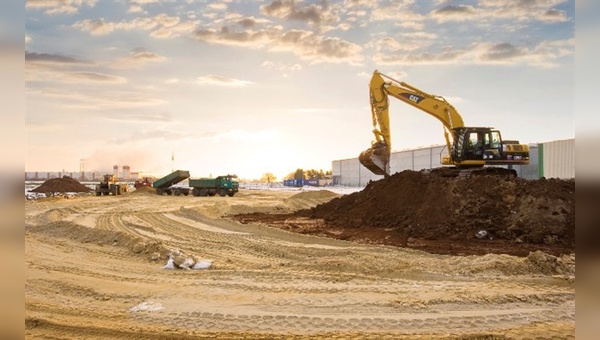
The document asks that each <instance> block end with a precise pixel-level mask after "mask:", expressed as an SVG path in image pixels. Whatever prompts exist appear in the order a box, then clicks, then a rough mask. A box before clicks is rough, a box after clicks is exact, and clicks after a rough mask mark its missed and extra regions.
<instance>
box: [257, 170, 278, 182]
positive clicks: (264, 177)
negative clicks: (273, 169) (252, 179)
mask: <svg viewBox="0 0 600 340" xmlns="http://www.w3.org/2000/svg"><path fill="white" fill-rule="evenodd" d="M276 180H277V177H275V175H273V174H272V173H270V172H267V173H265V174H264V175H262V177H261V178H260V181H261V182H266V183H273V182H275V181H276Z"/></svg>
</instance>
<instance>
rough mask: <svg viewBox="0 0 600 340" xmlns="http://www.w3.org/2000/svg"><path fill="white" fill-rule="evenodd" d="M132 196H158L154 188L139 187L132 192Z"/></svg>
mask: <svg viewBox="0 0 600 340" xmlns="http://www.w3.org/2000/svg"><path fill="white" fill-rule="evenodd" d="M131 194H132V195H156V189H154V188H152V187H139V188H137V189H135V190H134V191H133V192H131Z"/></svg>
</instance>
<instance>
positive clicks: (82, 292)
mask: <svg viewBox="0 0 600 340" xmlns="http://www.w3.org/2000/svg"><path fill="white" fill-rule="evenodd" d="M407 176H413V174H404V175H402V176H399V177H397V178H396V179H393V180H392V181H388V182H387V183H386V184H385V185H386V186H385V187H383V184H382V183H379V182H374V183H371V184H370V185H369V186H368V187H367V188H366V189H365V190H363V191H361V192H357V193H355V194H349V195H343V196H341V195H339V194H335V193H333V192H331V191H327V190H320V191H301V190H297V191H275V190H241V191H240V192H239V193H238V194H236V195H235V196H234V197H219V196H215V197H191V196H178V197H175V196H158V195H156V194H155V193H154V192H153V189H151V188H140V189H138V190H136V191H133V192H128V193H125V194H124V195H121V196H109V197H96V196H83V197H76V198H69V199H66V198H61V197H59V196H55V197H51V198H47V199H39V200H31V201H26V202H25V246H26V248H25V262H26V282H25V336H26V338H28V339H48V338H54V339H59V338H60V339H117V338H118V339H165V338H169V339H309V338H327V339H573V338H575V248H574V239H573V240H571V239H570V237H571V236H570V232H571V231H570V230H569V226H570V221H569V218H571V217H570V213H571V211H570V209H571V203H572V202H571V201H570V198H569V197H568V195H567V196H565V197H562V196H560V195H563V194H564V192H566V191H568V189H569V188H570V183H569V182H561V181H555V182H552V181H546V182H545V184H538V183H537V182H536V183H534V184H527V185H523V183H515V182H509V183H501V185H500V188H501V189H496V191H495V192H496V193H497V194H498V197H499V198H498V200H495V199H493V198H491V196H485V197H486V199H480V201H481V204H483V206H484V207H488V208H489V209H490V211H495V210H493V209H498V208H502V207H509V208H511V209H512V210H511V211H513V212H512V213H507V214H505V215H502V216H492V215H491V214H489V213H488V216H487V217H485V216H483V215H482V214H483V213H484V212H485V211H488V208H485V209H484V208H481V207H479V208H477V207H471V208H469V207H467V205H466V204H467V203H469V202H470V201H471V200H475V199H476V197H477V196H478V195H481V193H482V192H483V191H481V192H478V190H479V189H475V187H473V185H472V184H471V187H469V188H463V187H462V186H466V185H467V184H466V182H465V183H459V182H457V183H454V184H452V185H450V186H449V187H448V188H447V189H446V190H447V192H445V191H443V190H441V189H439V188H437V189H435V188H433V187H432V188H431V190H433V189H435V190H437V191H438V197H442V196H443V197H447V198H452V199H456V198H455V197H454V196H453V195H455V194H459V196H460V194H461V193H462V192H466V191H468V189H471V193H470V194H468V195H463V200H462V201H461V200H459V201H458V202H462V203H456V204H459V205H458V206H457V208H456V207H455V209H454V210H457V209H458V210H460V211H454V210H452V209H450V208H449V206H446V205H444V204H446V203H447V202H446V203H444V202H445V201H444V200H440V204H442V203H443V204H442V205H441V208H440V207H439V206H435V207H432V209H433V208H435V209H440V212H441V213H445V214H446V220H448V221H450V222H451V223H455V224H456V223H457V221H459V220H458V219H457V218H458V216H459V215H460V214H461V212H462V215H464V216H466V217H470V221H471V222H470V223H471V224H469V225H465V226H461V227H460V228H458V230H454V231H452V230H451V229H449V228H450V226H449V225H447V224H445V223H441V222H440V221H442V220H441V219H436V218H435V217H434V216H429V219H427V218H426V217H427V215H422V214H424V213H425V211H420V210H419V209H414V207H410V206H409V203H408V200H406V201H402V197H401V195H400V196H399V195H398V194H396V201H400V203H402V202H404V205H403V207H404V208H402V207H401V206H385V204H392V203H390V202H391V201H390V202H387V201H386V200H383V199H382V200H380V202H379V203H377V202H376V201H375V198H376V197H380V195H382V194H383V193H387V192H388V191H390V192H391V191H393V190H395V189H396V188H395V187H394V185H404V187H405V189H406V188H408V186H407V184H406V183H408V182H406V183H404V182H402V181H405V180H407V179H406V178H408V177H407ZM411 180H413V182H414V181H415V180H416V183H421V182H422V183H421V184H422V185H423V186H422V187H412V188H413V189H414V190H416V191H414V192H412V193H407V194H406V195H409V194H411V195H412V196H413V198H414V197H420V196H419V195H418V193H419V191H421V192H423V193H425V192H427V188H428V187H431V186H432V185H434V184H435V183H432V182H427V180H424V179H421V178H417V177H414V176H413V177H411ZM394 181H396V182H398V183H397V184H395V182H394ZM419 181H421V182H419ZM480 181H484V180H480ZM425 182H427V183H425ZM378 183H379V184H378ZM510 183H513V184H510ZM547 183H550V184H547ZM480 184H482V185H483V184H485V185H487V184H489V183H487V184H486V183H483V182H482V183H480ZM440 185H441V184H440ZM527 186H529V188H528V189H527V190H526V189H523V187H527ZM542 186H544V187H547V188H546V189H544V190H546V193H545V194H544V195H545V198H544V199H543V200H544V201H540V200H539V199H538V198H537V195H538V194H536V192H538V191H539V190H541V189H540V188H541V187H542ZM550 186H552V187H553V188H554V189H553V190H554V191H553V193H550V192H551V191H552V190H550V189H548V188H549V187H550ZM532 187H534V188H533V189H532ZM386 188H387V189H386ZM519 188H521V189H519ZM411 190H412V189H411ZM464 190H466V191H464ZM481 190H483V189H481ZM520 190H524V191H520ZM536 190H537V191H536ZM573 190H574V186H573ZM542 191H543V190H542ZM486 192H487V191H486ZM369 193H370V194H369ZM368 195H371V196H368ZM469 195H471V196H469ZM486 195H487V194H486ZM511 195H513V196H514V197H513V196H511ZM407 197H408V196H407ZM380 198H381V197H380ZM492 201H493V202H495V203H493V204H492V203H491V202H492ZM369 202H371V203H372V204H371V203H369ZM486 202H487V203H486ZM498 202H502V203H498ZM527 202H529V203H528V204H526V203H527ZM414 204H415V206H417V203H414ZM428 204H433V203H432V202H429V201H427V200H426V199H423V200H422V201H421V202H420V203H419V206H420V207H425V206H427V205H428ZM462 204H465V205H464V206H463V205H462ZM486 204H487V205H486ZM573 204H574V202H573ZM520 205H523V206H522V207H520ZM351 207H354V209H350V208H351ZM409 208H410V209H413V214H412V215H414V216H411V217H410V218H409V217H406V218H404V219H399V218H398V216H397V215H398V214H399V213H400V212H401V211H400V210H401V209H409ZM345 209H346V210H345ZM348 209H349V210H348ZM377 209H380V210H377ZM390 209H394V210H390ZM399 209H400V210H399ZM421 209H423V208H421ZM469 209H471V210H469ZM527 209H529V210H527ZM573 209H574V207H573ZM385 210H388V212H389V211H394V214H392V215H395V216H396V217H395V218H396V221H395V222H394V223H395V225H396V226H397V227H396V228H394V225H393V224H392V223H391V222H390V221H385V218H384V215H381V212H383V211H385ZM359 211H363V212H365V211H367V212H368V213H369V214H371V215H372V216H373V219H370V217H369V216H367V215H360V216H359V215H353V213H355V214H358V213H359ZM539 211H541V213H540V212H539ZM535 214H537V216H538V217H539V218H537V219H536V216H535ZM573 214H574V211H573ZM419 216H420V218H418V217H419ZM473 216H480V217H481V216H483V217H481V218H480V219H478V220H477V221H476V222H477V223H476V222H473V221H472V218H473ZM484 217H485V218H484ZM417 220H418V221H429V222H431V226H434V225H436V226H439V229H435V230H433V231H426V230H423V224H419V226H417V225H416V224H415V223H416V222H415V221H417ZM488 220H491V221H494V222H493V223H492V222H486V221H488ZM538 220H547V221H549V222H547V223H545V224H544V225H540V224H539V223H537V221H538ZM494 223H497V224H500V223H508V226H507V227H506V228H503V227H500V226H496V227H494ZM511 223H512V224H511ZM528 226H535V228H533V229H531V228H530V227H528ZM560 226H562V229H561V227H560ZM508 228H512V229H510V231H503V230H504V229H507V230H508ZM540 228H546V229H545V231H544V232H541V233H536V231H535V230H538V229H540ZM455 229H457V228H455ZM444 230H447V232H444ZM482 230H483V231H485V233H484V234H481V233H479V234H477V233H478V232H481V231H482ZM450 233H452V235H454V236H452V237H446V236H447V235H449V234H450ZM538 234H539V235H538ZM444 235H446V236H444ZM481 235H485V237H481V238H479V237H478V236H481ZM176 251H180V252H183V253H186V254H190V255H193V257H194V258H196V259H198V260H210V261H212V266H211V267H210V268H208V269H199V270H183V269H165V268H164V266H165V265H166V264H167V262H168V258H169V254H172V253H173V252H176Z"/></svg>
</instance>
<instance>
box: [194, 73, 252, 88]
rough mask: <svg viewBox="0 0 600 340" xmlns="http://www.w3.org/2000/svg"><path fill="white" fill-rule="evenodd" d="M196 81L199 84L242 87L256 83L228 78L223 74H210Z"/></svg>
mask: <svg viewBox="0 0 600 340" xmlns="http://www.w3.org/2000/svg"><path fill="white" fill-rule="evenodd" d="M196 83H197V84H199V85H217V86H233V87H242V86H248V85H252V84H254V83H253V82H251V81H247V80H240V79H234V78H227V77H223V76H217V75H212V74H209V75H207V76H203V77H198V79H197V80H196Z"/></svg>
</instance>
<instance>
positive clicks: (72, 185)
mask: <svg viewBox="0 0 600 340" xmlns="http://www.w3.org/2000/svg"><path fill="white" fill-rule="evenodd" d="M30 191H31V192H37V193H42V194H44V193H54V192H90V191H92V189H90V188H88V187H86V186H85V185H83V184H81V183H79V181H77V180H75V179H73V178H71V177H66V176H64V177H62V178H52V179H49V180H47V181H45V182H44V183H42V185H40V186H39V187H37V188H35V189H32V190H30Z"/></svg>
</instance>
